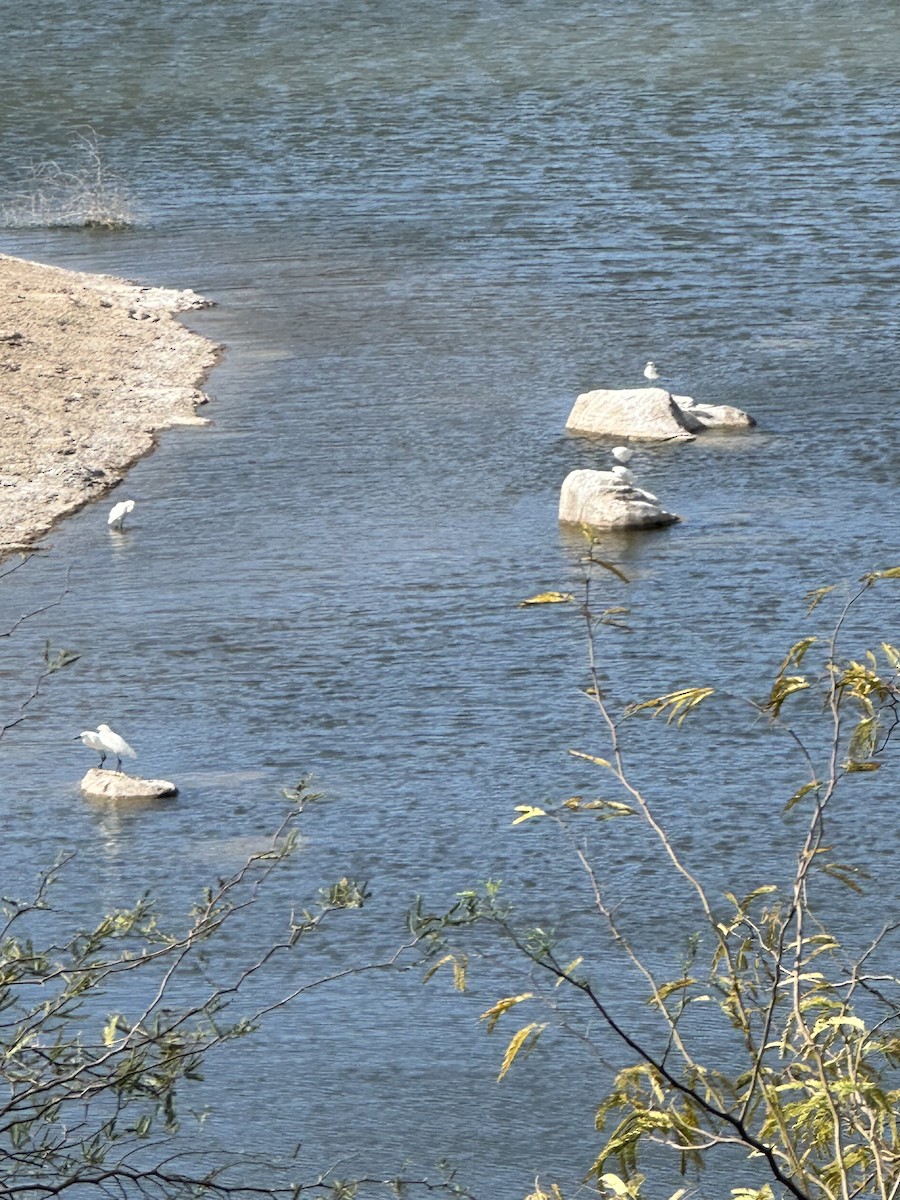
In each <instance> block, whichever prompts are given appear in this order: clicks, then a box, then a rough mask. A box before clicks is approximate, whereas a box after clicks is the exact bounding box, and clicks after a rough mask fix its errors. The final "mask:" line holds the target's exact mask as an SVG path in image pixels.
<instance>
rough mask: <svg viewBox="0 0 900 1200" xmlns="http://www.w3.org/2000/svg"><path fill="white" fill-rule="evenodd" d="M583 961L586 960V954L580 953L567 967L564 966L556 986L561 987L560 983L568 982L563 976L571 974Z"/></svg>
mask: <svg viewBox="0 0 900 1200" xmlns="http://www.w3.org/2000/svg"><path fill="white" fill-rule="evenodd" d="M583 962H584V955H583V954H582V955H579V956H578V958H573V959H572V961H571V962H570V963H569V965H568V966H567V967H563V974H562V975H560V977H559V979H557V981H556V987H559V986H560V984H562V983H565V982H566V981H565V979H564V978H563V976H565V975H571V974H572V972H573V971H574V970H575V968H576V967H580V966H581V964H582V963H583Z"/></svg>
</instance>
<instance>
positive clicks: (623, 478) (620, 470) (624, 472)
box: [612, 467, 634, 483]
mask: <svg viewBox="0 0 900 1200" xmlns="http://www.w3.org/2000/svg"><path fill="white" fill-rule="evenodd" d="M612 473H613V475H615V477H616V479H618V481H619V483H634V471H629V470H628V468H627V467H613V469H612Z"/></svg>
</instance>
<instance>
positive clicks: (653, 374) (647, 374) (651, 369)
mask: <svg viewBox="0 0 900 1200" xmlns="http://www.w3.org/2000/svg"><path fill="white" fill-rule="evenodd" d="M644 378H645V379H649V380H650V381H651V382H652V381H653V380H654V379H659V371H657V369H656V363H653V362H648V363H647V365H646V367H644Z"/></svg>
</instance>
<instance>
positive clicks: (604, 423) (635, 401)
mask: <svg viewBox="0 0 900 1200" xmlns="http://www.w3.org/2000/svg"><path fill="white" fill-rule="evenodd" d="M755 424H756V422H755V421H754V420H753V418H752V417H750V416H748V415H747V413H745V412H742V411H741V410H740V409H739V408H732V407H731V406H730V405H727V404H717V405H715V404H695V403H694V401H693V400H692V399H691V397H690V396H673V395H671V394H670V393H669V392H667V391H666V390H665V388H659V387H655V388H598V389H597V390H596V391H593V392H582V393H581V395H580V396H579V397H578V398H577V399H576V401H575V404H574V406H573V408H572V411H571V412H570V413H569V419H568V420H567V421H566V429H568V430H569V431H570V432H571V433H597V434H604V435H606V436H608V437H617V438H637V439H641V438H643V439H644V440H646V441H658V442H663V441H666V442H668V441H682V442H688V441H691V440H692V439H693V438H694V436H695V435H696V434H698V433H702V432H703V431H704V430H705V429H711V428H717V429H727V428H740V427H743V428H746V427H748V426H750V425H755Z"/></svg>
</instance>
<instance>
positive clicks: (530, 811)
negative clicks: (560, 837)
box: [513, 804, 547, 825]
mask: <svg viewBox="0 0 900 1200" xmlns="http://www.w3.org/2000/svg"><path fill="white" fill-rule="evenodd" d="M516 812H517V813H519V814H520V816H518V817H516V819H515V820H514V821H513V825H521V824H522V822H523V821H530V820H531V819H532V817H546V815H547V814H546V813H545V812H544V810H543V809H542V808H537V807H535V806H534V805H532V804H517V805H516Z"/></svg>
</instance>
